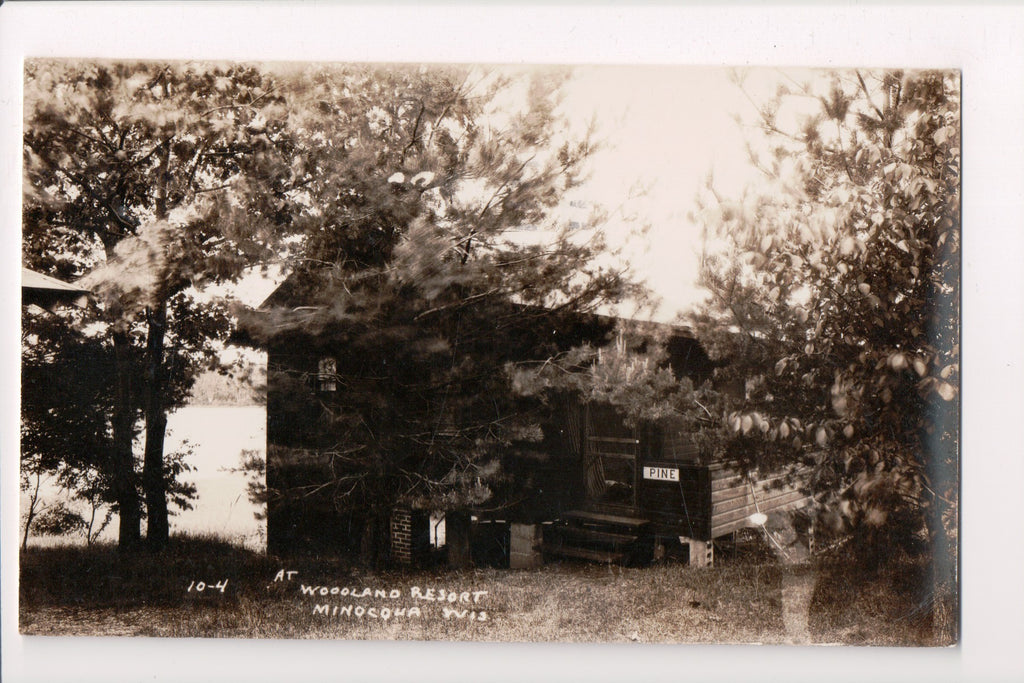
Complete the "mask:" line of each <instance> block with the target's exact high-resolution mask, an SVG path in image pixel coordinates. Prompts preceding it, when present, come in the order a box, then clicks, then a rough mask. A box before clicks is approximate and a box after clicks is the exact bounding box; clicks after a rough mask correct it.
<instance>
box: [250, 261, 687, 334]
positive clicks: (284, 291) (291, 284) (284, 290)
mask: <svg viewBox="0 0 1024 683" xmlns="http://www.w3.org/2000/svg"><path fill="white" fill-rule="evenodd" d="M297 279H298V278H297V277H296V275H295V274H294V273H293V274H291V275H289V276H288V277H286V278H285V279H284V280H283V281H282V282H281V284H279V285H278V286H277V287H276V288H275V289H274V291H272V292H271V293H270V294H269V295H268V296H267V298H266V299H264V300H263V302H262V303H260V305H259V306H258V307H257V309H256V310H260V311H266V310H268V309H270V308H272V307H274V306H282V307H286V308H291V309H293V310H294V309H297V308H308V307H309V306H310V303H311V302H309V301H307V300H305V299H304V297H303V296H302V287H301V285H300V284H299V283H298V282H297ZM513 305H516V306H520V307H521V308H523V309H524V310H530V309H536V307H535V306H532V305H528V304H513ZM585 315H586V316H587V317H588V318H590V319H592V320H595V321H601V322H604V323H609V324H612V325H614V324H615V323H616V322H626V323H629V324H631V325H633V326H634V328H635V329H636V330H637V331H639V332H642V333H647V334H656V333H658V332H661V333H666V332H667V333H668V334H669V335H670V336H672V337H684V338H687V339H694V340H695V339H696V338H697V337H696V335H695V334H694V332H693V330H692V329H690V327H689V326H687V325H676V324H672V323H662V322H655V321H651V320H641V319H638V318H628V317H624V316H616V315H609V314H605V313H587V314H585Z"/></svg>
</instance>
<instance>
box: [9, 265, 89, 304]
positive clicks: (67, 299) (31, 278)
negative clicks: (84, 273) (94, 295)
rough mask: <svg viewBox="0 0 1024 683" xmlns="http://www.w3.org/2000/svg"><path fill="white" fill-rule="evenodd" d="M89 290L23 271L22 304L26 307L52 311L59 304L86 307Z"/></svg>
mask: <svg viewBox="0 0 1024 683" xmlns="http://www.w3.org/2000/svg"><path fill="white" fill-rule="evenodd" d="M89 293H90V292H89V290H88V289H83V288H82V287H78V286H76V285H73V284H71V283H69V282H64V281H63V280H58V279H57V278H55V277H50V276H49V275H43V274H42V273H38V272H36V271H34V270H30V269H28V268H22V269H21V302H22V304H24V305H26V306H33V305H34V306H39V307H40V308H44V309H50V308H51V307H53V306H55V305H57V304H71V305H74V306H79V307H82V306H85V304H86V298H87V297H88V296H89Z"/></svg>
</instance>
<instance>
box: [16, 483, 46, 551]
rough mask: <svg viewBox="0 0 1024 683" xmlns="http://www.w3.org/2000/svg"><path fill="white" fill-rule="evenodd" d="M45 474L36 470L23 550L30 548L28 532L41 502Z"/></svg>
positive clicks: (23, 538) (22, 544)
mask: <svg viewBox="0 0 1024 683" xmlns="http://www.w3.org/2000/svg"><path fill="white" fill-rule="evenodd" d="M42 480H43V475H42V473H41V472H38V471H37V472H36V486H35V488H34V489H33V490H32V497H31V498H30V499H29V501H28V514H27V515H26V518H25V535H24V536H23V537H22V539H21V552H25V551H26V550H28V532H29V531H30V530H31V529H32V522H33V521H35V518H36V505H37V504H38V503H39V486H40V484H42Z"/></svg>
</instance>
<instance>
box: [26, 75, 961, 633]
mask: <svg viewBox="0 0 1024 683" xmlns="http://www.w3.org/2000/svg"><path fill="white" fill-rule="evenodd" d="M897 67H898V65H896V66H894V67H893V68H852V67H851V68H832V69H825V68H784V67H778V68H769V67H756V68H755V67H735V68H728V67H696V66H642V65H630V66H596V65H595V66H587V65H565V66H557V65H554V66H508V65H501V64H496V65H495V64H482V63H481V64H469V63H461V64H443V63H423V64H419V63H395V64H387V63H355V62H314V61H307V62H266V63H263V62H242V61H225V62H217V61H203V60H197V61H186V60H163V61H154V60H126V59H116V60H115V59H83V58H73V59H72V58H56V57H54V58H42V57H32V58H28V59H26V60H25V62H24V121H23V123H24V128H23V138H22V164H23V179H24V186H23V191H22V225H21V240H22V241H21V261H22V275H21V307H20V315H21V342H20V349H21V365H20V369H21V399H20V494H21V495H20V520H19V524H20V526H19V538H18V543H19V546H20V551H19V555H18V562H19V567H18V572H19V589H18V599H19V603H18V624H19V630H20V633H21V634H23V635H26V636H158V637H179V638H180V637H188V638H195V637H198V638H211V637H231V638H314V639H330V640H367V639H370V640H399V641H410V640H413V641H420V640H428V641H486V642H489V641H502V642H558V643H565V642H572V643H579V642H638V643H709V644H710V643H715V644H726V643H732V644H735V643H742V644H749V643H759V644H779V645H781V644H789V645H873V646H926V647H947V646H953V645H957V644H958V643H959V642H960V576H959V567H960V562H959V548H960V533H959V532H960V477H959V471H960V438H961V431H960V415H961V402H960V396H961V392H960V338H961V326H960V322H961V315H960V310H961V309H960V300H961V171H960V169H961V167H960V163H961V154H960V150H961V87H962V81H961V73H960V71H958V70H956V69H945V70H941V69H922V68H897Z"/></svg>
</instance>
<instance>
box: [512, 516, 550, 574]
mask: <svg viewBox="0 0 1024 683" xmlns="http://www.w3.org/2000/svg"><path fill="white" fill-rule="evenodd" d="M510 537H511V538H510V543H509V546H510V548H509V550H510V552H509V558H508V566H509V568H510V569H536V568H537V567H540V566H542V565H543V564H544V558H543V556H542V555H541V551H540V546H541V527H540V525H539V524H516V523H513V524H512V531H511V534H510Z"/></svg>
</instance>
